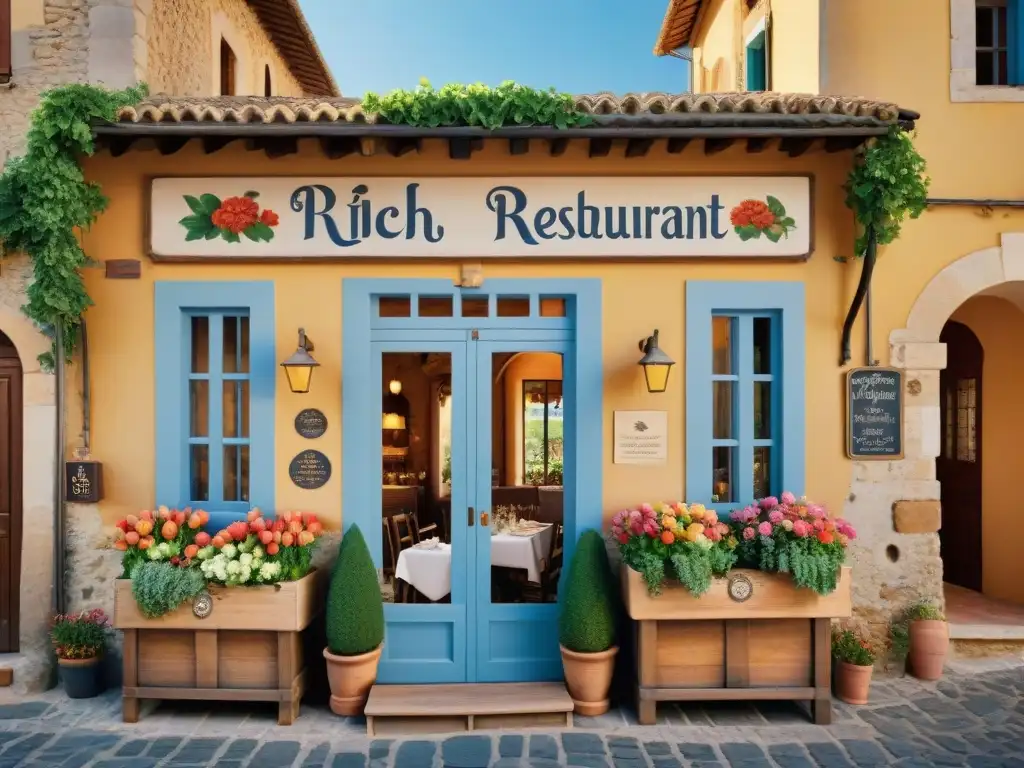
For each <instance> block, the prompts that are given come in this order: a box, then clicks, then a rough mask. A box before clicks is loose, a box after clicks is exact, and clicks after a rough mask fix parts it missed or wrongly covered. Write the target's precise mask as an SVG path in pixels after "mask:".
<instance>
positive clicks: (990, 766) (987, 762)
mask: <svg viewBox="0 0 1024 768" xmlns="http://www.w3.org/2000/svg"><path fill="white" fill-rule="evenodd" d="M967 765H969V766H970V768H1002V767H1003V766H1004V765H1006V761H1005V760H1003V759H1002V758H1001V757H989V756H988V755H969V756H968V757H967Z"/></svg>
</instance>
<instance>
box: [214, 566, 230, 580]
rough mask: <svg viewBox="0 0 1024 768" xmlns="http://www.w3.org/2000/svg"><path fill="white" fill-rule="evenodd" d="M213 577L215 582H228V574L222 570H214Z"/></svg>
mask: <svg viewBox="0 0 1024 768" xmlns="http://www.w3.org/2000/svg"><path fill="white" fill-rule="evenodd" d="M213 575H214V576H215V577H216V578H217V581H227V580H228V572H227V570H225V569H224V568H214V569H213Z"/></svg>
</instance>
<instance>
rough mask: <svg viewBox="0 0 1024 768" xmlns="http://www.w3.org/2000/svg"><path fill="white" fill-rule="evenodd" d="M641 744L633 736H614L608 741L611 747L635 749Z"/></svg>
mask: <svg viewBox="0 0 1024 768" xmlns="http://www.w3.org/2000/svg"><path fill="white" fill-rule="evenodd" d="M639 744H640V742H639V741H637V740H636V739H634V738H633V737H632V736H612V737H611V738H609V739H608V746H609V747H635V746H637V745H639Z"/></svg>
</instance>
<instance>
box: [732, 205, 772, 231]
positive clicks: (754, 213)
mask: <svg viewBox="0 0 1024 768" xmlns="http://www.w3.org/2000/svg"><path fill="white" fill-rule="evenodd" d="M729 221H731V222H732V225H733V226H734V227H756V228H757V229H768V227H770V226H772V225H773V224H774V223H775V214H773V213H772V212H771V210H769V208H768V204H767V203H764V202H762V201H760V200H744V201H743V202H742V203H740V204H739V205H737V206H736V207H735V208H733V209H732V211H731V212H730V213H729Z"/></svg>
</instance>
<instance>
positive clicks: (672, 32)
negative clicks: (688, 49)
mask: <svg viewBox="0 0 1024 768" xmlns="http://www.w3.org/2000/svg"><path fill="white" fill-rule="evenodd" d="M703 2H704V0H669V3H668V8H666V9H665V18H664V19H663V20H662V22H661V29H660V30H658V39H657V41H655V43H654V54H655V55H656V56H664V55H666V54H667V53H669V52H670V51H674V50H676V49H677V48H682V47H684V46H687V45H689V44H690V36H691V35H692V34H693V29H694V27H695V26H696V25H697V19H698V17H699V16H700V8H701V5H702V4H703Z"/></svg>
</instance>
